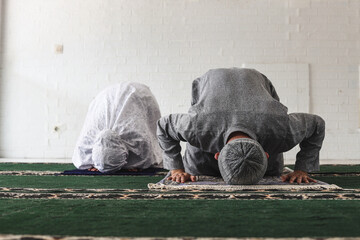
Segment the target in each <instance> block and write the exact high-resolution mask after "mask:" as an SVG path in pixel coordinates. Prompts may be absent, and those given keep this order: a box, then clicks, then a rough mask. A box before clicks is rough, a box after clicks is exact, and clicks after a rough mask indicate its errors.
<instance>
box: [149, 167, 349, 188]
mask: <svg viewBox="0 0 360 240" xmlns="http://www.w3.org/2000/svg"><path fill="white" fill-rule="evenodd" d="M285 170H286V171H289V170H288V169H285ZM169 176H170V174H168V175H166V176H165V178H164V179H162V180H161V181H160V182H158V183H149V184H148V188H149V189H153V190H159V189H161V190H170V191H171V190H183V191H187V190H215V191H249V190H277V191H284V190H298V191H304V190H337V189H342V188H341V187H339V186H337V185H335V184H328V183H325V182H322V181H317V182H316V183H314V182H312V183H308V184H306V183H301V184H298V183H288V182H283V181H282V180H281V178H280V177H269V176H265V177H264V178H263V179H262V180H261V181H260V182H259V183H258V184H255V185H228V184H226V183H225V182H224V181H223V179H222V178H217V177H211V176H196V181H195V182H186V183H178V182H174V181H171V180H167V178H168V177H169Z"/></svg>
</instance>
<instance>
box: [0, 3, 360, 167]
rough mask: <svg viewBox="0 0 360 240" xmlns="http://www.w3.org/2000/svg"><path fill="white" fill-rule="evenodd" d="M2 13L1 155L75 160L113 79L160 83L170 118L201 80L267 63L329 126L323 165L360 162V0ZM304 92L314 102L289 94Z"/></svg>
mask: <svg viewBox="0 0 360 240" xmlns="http://www.w3.org/2000/svg"><path fill="white" fill-rule="evenodd" d="M2 8H3V13H4V14H2V16H1V21H2V29H1V34H2V42H1V44H2V48H1V50H2V51H1V64H0V68H1V69H0V73H1V75H0V76H1V82H0V93H1V95H0V97H1V98H0V156H1V157H9V158H10V157H13V158H69V157H71V155H72V150H73V147H74V144H75V141H76V138H77V135H78V134H79V131H80V128H81V126H82V123H83V120H84V117H85V114H86V111H87V106H88V104H89V102H90V100H91V99H92V98H93V97H94V96H95V95H96V93H97V92H98V91H99V90H101V89H102V88H104V87H105V86H107V85H109V84H112V83H116V82H120V81H125V80H131V81H138V82H142V83H145V84H147V85H149V86H150V87H151V89H152V91H153V92H154V94H155V96H156V97H157V99H158V101H159V104H160V106H161V110H162V113H163V114H164V115H165V114H169V113H172V112H185V111H187V109H188V107H189V104H190V87H191V82H192V80H193V79H194V78H196V77H197V76H199V75H201V74H203V73H204V72H206V71H207V70H208V69H210V68H215V67H233V66H237V67H240V66H242V65H243V64H248V65H249V64H252V65H254V66H255V65H257V66H260V65H261V64H263V65H265V66H272V67H273V69H272V71H269V73H267V74H268V75H269V78H270V80H272V81H274V82H277V83H276V84H275V83H274V84H275V86H276V85H277V84H278V85H279V86H278V88H279V90H280V89H281V90H280V91H279V92H283V94H281V93H280V98H282V99H285V100H286V101H288V104H289V105H292V106H296V107H297V108H298V109H299V110H303V109H305V110H306V108H307V107H308V108H309V112H311V113H315V114H319V115H320V116H322V117H323V118H324V119H325V120H326V122H327V136H326V140H325V143H324V148H323V150H322V152H321V156H322V158H323V159H335V160H338V162H341V160H344V159H348V160H349V159H350V160H353V163H359V161H358V159H360V132H359V131H358V128H359V65H360V27H359V26H360V25H359V22H360V10H359V9H360V1H359V0H336V1H335V0H251V1H250V0H183V1H172V0H73V1H68V0H51V1H48V0H2ZM56 44H60V45H61V44H62V45H63V46H64V53H63V54H55V52H54V47H55V45H56ZM259 64H260V65H259ZM283 66H288V67H289V69H287V67H286V69H287V70H286V71H283V70H284V69H282V67H283ZM291 66H293V67H294V68H293V69H291V68H290V67H291ZM299 66H306V67H305V68H306V69H303V70H298V69H296V68H297V67H299ZM264 72H266V71H264ZM272 77H274V78H273V79H272ZM280 79H282V80H283V81H280ZM284 81H285V82H286V84H284V85H282V84H283V83H284ZM307 84H308V85H307ZM295 87H302V89H296V90H299V92H297V94H300V95H301V94H309V96H310V97H309V98H308V99H303V98H302V97H300V98H293V99H292V98H291V97H290V96H286V92H287V90H286V88H288V91H289V92H291V91H294V90H295ZM307 91H308V92H307ZM282 95H283V96H282ZM297 96H298V95H297ZM55 126H58V128H59V131H54V128H55ZM293 157H294V156H293V155H292V156H289V158H293Z"/></svg>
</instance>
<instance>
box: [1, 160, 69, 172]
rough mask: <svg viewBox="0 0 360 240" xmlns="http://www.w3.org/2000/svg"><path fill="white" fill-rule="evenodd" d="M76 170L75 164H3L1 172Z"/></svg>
mask: <svg viewBox="0 0 360 240" xmlns="http://www.w3.org/2000/svg"><path fill="white" fill-rule="evenodd" d="M72 169H75V167H74V165H73V164H59V163H1V162H0V171H22V170H28V171H59V172H63V171H65V170H72Z"/></svg>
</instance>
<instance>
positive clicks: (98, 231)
mask: <svg viewBox="0 0 360 240" xmlns="http://www.w3.org/2000/svg"><path fill="white" fill-rule="evenodd" d="M0 212H1V218H0V233H2V234H4V233H12V234H50V235H74V236H80V235H82V236H84V235H85V236H124V237H145V236H146V237H175V236H192V237H337V236H342V237H355V236H360V228H359V223H360V215H359V214H358V213H359V212H360V202H359V201H338V200H335V201H334V200H333V201H331V200H330V201H320V200H312V201H296V200H295V201H293V200H284V201H257V200H253V201H231V200H230V201H224V200H196V201H187V200H152V201H143V200H124V201H115V200H3V199H2V200H0Z"/></svg>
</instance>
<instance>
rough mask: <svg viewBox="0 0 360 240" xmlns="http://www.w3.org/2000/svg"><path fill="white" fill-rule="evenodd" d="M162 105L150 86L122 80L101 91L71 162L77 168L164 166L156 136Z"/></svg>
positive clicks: (92, 106)
mask: <svg viewBox="0 0 360 240" xmlns="http://www.w3.org/2000/svg"><path fill="white" fill-rule="evenodd" d="M159 119H160V110H159V105H158V103H157V101H156V99H155V97H154V95H153V94H152V93H151V91H150V89H149V87H147V86H146V85H144V84H141V83H134V82H123V83H119V84H116V85H113V86H110V87H108V88H106V89H104V90H103V91H101V92H100V93H99V94H98V95H97V96H96V97H95V98H94V100H93V101H92V102H91V104H90V106H89V110H88V113H87V116H86V118H85V123H84V126H83V128H82V131H81V133H80V136H79V138H78V141H77V143H76V147H75V150H74V155H73V158H72V161H73V163H74V165H75V167H76V168H78V169H89V168H91V167H96V168H98V169H99V170H100V171H102V172H108V171H115V170H119V169H120V168H123V169H131V168H139V169H146V168H149V167H162V152H161V149H160V147H159V144H158V142H157V138H156V126H157V125H156V122H157V120H159Z"/></svg>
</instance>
